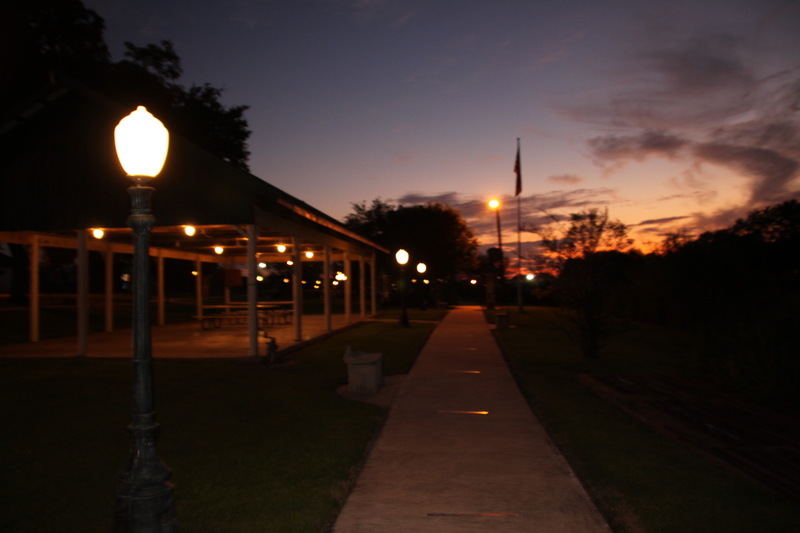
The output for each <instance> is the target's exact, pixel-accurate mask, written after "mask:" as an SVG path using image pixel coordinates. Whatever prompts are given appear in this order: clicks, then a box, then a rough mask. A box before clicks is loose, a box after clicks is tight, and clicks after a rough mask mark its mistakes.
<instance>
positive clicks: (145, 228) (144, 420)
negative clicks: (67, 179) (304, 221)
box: [114, 106, 178, 533]
mask: <svg viewBox="0 0 800 533" xmlns="http://www.w3.org/2000/svg"><path fill="white" fill-rule="evenodd" d="M114 141H115V144H116V148H117V156H118V158H119V162H120V164H121V165H122V168H123V169H124V170H125V173H126V174H127V175H128V177H130V178H131V179H132V180H133V182H134V185H133V186H131V187H129V188H128V192H129V193H130V196H131V204H132V209H131V215H130V216H129V217H128V226H130V227H131V229H132V230H133V317H132V323H131V326H132V329H133V346H132V352H133V411H132V422H131V424H130V426H128V429H129V431H130V434H131V439H132V444H131V451H130V456H129V457H128V461H127V462H126V463H125V466H123V467H122V470H121V471H120V474H119V477H120V484H119V486H118V487H117V501H116V508H115V511H114V531H115V532H124V533H136V532H141V533H144V532H151V533H157V532H164V533H166V532H173V531H177V530H178V519H177V517H176V515H175V501H174V498H173V490H174V486H173V485H172V483H169V482H168V481H167V478H168V477H169V476H170V474H171V471H170V470H169V468H168V467H167V466H166V465H165V464H164V463H163V462H162V461H161V459H159V458H158V455H157V454H156V446H155V438H156V434H157V433H158V424H157V423H156V421H155V413H154V410H153V383H152V381H153V370H152V356H151V348H152V346H151V340H150V316H149V314H150V309H149V303H150V280H149V265H148V262H149V247H150V229H151V228H152V227H153V224H154V223H155V217H154V216H153V215H152V211H151V207H150V199H151V197H152V194H153V191H154V190H155V189H154V188H153V187H149V186H148V185H147V184H148V183H149V182H150V181H151V180H152V179H153V178H155V177H156V176H157V175H158V174H159V172H161V169H162V168H163V166H164V161H165V160H166V157H167V150H168V148H169V132H168V131H167V129H166V128H165V127H164V125H163V124H162V123H161V121H159V120H158V119H157V118H155V117H154V116H153V115H151V114H150V113H148V112H147V109H145V108H144V107H143V106H139V107H138V108H137V109H136V111H134V112H133V113H131V114H130V115H128V116H127V117H125V118H123V119H122V120H121V121H120V122H119V124H118V125H117V127H116V129H115V130H114Z"/></svg>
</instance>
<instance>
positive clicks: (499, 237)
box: [489, 200, 505, 278]
mask: <svg viewBox="0 0 800 533" xmlns="http://www.w3.org/2000/svg"><path fill="white" fill-rule="evenodd" d="M489 208H490V209H492V210H494V214H495V219H496V220H497V249H498V250H500V277H502V278H505V263H504V261H503V232H502V231H501V230H500V200H490V201H489Z"/></svg>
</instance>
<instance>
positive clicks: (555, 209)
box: [390, 187, 616, 241]
mask: <svg viewBox="0 0 800 533" xmlns="http://www.w3.org/2000/svg"><path fill="white" fill-rule="evenodd" d="M615 195H616V189H613V188H610V187H604V188H596V189H587V188H584V189H574V190H555V191H549V192H546V193H541V194H532V195H528V196H525V195H523V196H521V197H520V214H521V216H522V220H523V221H524V225H526V226H529V225H546V224H548V223H550V222H552V221H553V217H555V218H563V217H561V216H560V215H558V214H557V213H561V212H564V211H566V212H576V211H579V210H581V209H583V208H586V207H597V206H602V205H606V204H609V203H611V202H612V201H613V200H614V197H615ZM500 201H501V202H502V204H503V205H504V208H503V210H502V211H501V224H502V227H503V228H504V231H509V230H510V228H512V227H513V228H516V205H517V201H516V197H515V196H511V195H508V196H506V197H504V198H500ZM431 202H438V203H441V204H445V205H448V206H450V207H452V208H454V209H456V210H457V211H458V212H459V213H460V214H461V216H462V218H463V219H464V220H465V221H466V222H467V223H468V224H469V226H470V228H471V229H472V231H473V232H474V233H475V235H476V236H477V237H478V238H481V237H482V236H483V237H484V238H483V240H488V241H491V240H492V239H494V238H495V235H496V231H497V227H496V219H495V215H494V214H493V212H492V211H490V210H489V209H488V208H487V206H486V201H485V199H483V198H480V199H476V198H463V197H461V195H460V194H459V193H457V192H444V193H440V194H434V195H426V194H421V193H408V194H406V195H404V196H402V197H400V198H397V199H393V200H390V203H396V204H399V205H420V204H423V205H424V204H427V203H431Z"/></svg>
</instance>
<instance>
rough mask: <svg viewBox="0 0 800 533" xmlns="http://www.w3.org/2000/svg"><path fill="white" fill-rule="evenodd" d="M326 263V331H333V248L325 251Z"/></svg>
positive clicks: (324, 288) (323, 273) (323, 291)
mask: <svg viewBox="0 0 800 533" xmlns="http://www.w3.org/2000/svg"><path fill="white" fill-rule="evenodd" d="M323 255H324V256H325V257H324V258H323V260H324V262H323V263H322V301H323V304H322V305H323V308H324V320H325V326H324V327H325V331H332V330H333V321H332V316H331V247H330V246H329V245H327V244H326V245H325V249H324V251H323Z"/></svg>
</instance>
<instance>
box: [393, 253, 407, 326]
mask: <svg viewBox="0 0 800 533" xmlns="http://www.w3.org/2000/svg"><path fill="white" fill-rule="evenodd" d="M394 258H395V259H396V260H397V264H398V265H400V327H402V328H407V327H409V323H408V310H407V309H406V264H407V263H408V252H406V251H405V250H403V249H402V248H401V249H399V250H397V253H396V254H394Z"/></svg>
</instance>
